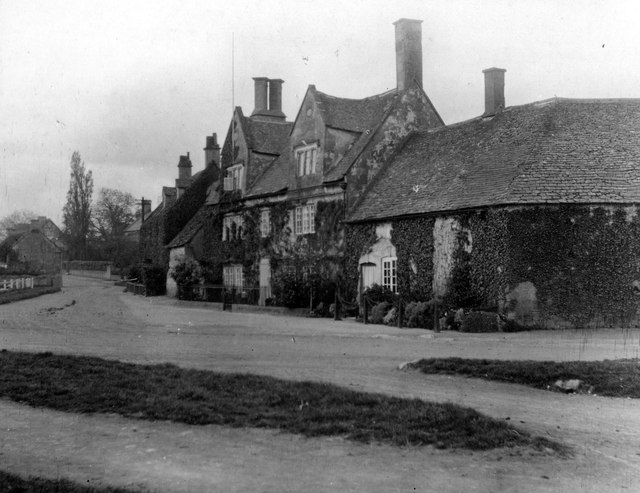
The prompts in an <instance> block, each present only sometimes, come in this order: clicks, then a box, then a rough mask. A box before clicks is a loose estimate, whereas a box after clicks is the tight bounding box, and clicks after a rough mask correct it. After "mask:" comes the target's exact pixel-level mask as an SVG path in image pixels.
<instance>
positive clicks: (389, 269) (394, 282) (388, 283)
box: [382, 257, 398, 293]
mask: <svg viewBox="0 0 640 493" xmlns="http://www.w3.org/2000/svg"><path fill="white" fill-rule="evenodd" d="M396 260H397V258H396V257H387V258H383V259H382V286H383V287H385V288H389V289H390V290H391V291H393V292H394V293H397V292H398V279H397V277H396Z"/></svg>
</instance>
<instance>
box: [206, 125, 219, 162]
mask: <svg viewBox="0 0 640 493" xmlns="http://www.w3.org/2000/svg"><path fill="white" fill-rule="evenodd" d="M205 142H206V143H205V148H204V149H203V150H204V166H205V168H206V167H207V166H209V165H211V164H212V163H213V165H215V166H217V167H218V168H219V167H220V146H219V145H218V135H217V134H216V133H213V134H211V135H208V136H207V139H206V141H205Z"/></svg>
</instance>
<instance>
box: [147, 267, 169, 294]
mask: <svg viewBox="0 0 640 493" xmlns="http://www.w3.org/2000/svg"><path fill="white" fill-rule="evenodd" d="M142 283H143V284H144V287H145V291H146V294H147V296H158V295H161V294H164V293H165V291H166V289H167V275H166V271H165V269H164V267H163V266H161V265H153V264H144V265H143V266H142Z"/></svg>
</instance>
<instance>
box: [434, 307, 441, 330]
mask: <svg viewBox="0 0 640 493" xmlns="http://www.w3.org/2000/svg"><path fill="white" fill-rule="evenodd" d="M439 311H440V310H439V307H438V300H437V299H434V303H433V329H434V330H435V331H436V332H440V314H439Z"/></svg>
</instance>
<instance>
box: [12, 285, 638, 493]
mask: <svg viewBox="0 0 640 493" xmlns="http://www.w3.org/2000/svg"><path fill="white" fill-rule="evenodd" d="M0 319H1V323H0V348H6V349H12V350H24V351H43V350H49V351H53V352H58V353H72V354H91V355H97V356H102V357H106V358H112V359H120V360H125V361H133V362H141V363H152V362H173V363H176V364H179V365H181V366H185V367H197V368H204V369H213V370H219V371H234V372H251V373H261V374H269V375H273V376H277V377H282V378H289V379H303V380H325V381H330V382H333V383H338V384H340V385H343V386H346V387H349V388H355V389H359V390H367V391H374V392H384V393H388V394H393V395H399V396H410V397H420V398H423V399H428V400H435V401H451V402H455V403H458V404H462V405H467V406H470V407H473V408H475V409H478V410H479V411H481V412H484V413H486V414H489V415H491V416H494V417H497V418H501V419H507V418H508V419H510V420H511V422H512V423H514V424H515V425H516V426H519V427H522V428H524V429H527V430H528V431H531V432H533V433H536V434H542V435H545V436H548V437H550V438H553V439H557V440H560V441H563V442H565V443H568V444H570V445H572V446H573V447H574V448H575V450H576V455H575V457H574V458H572V459H568V460H561V461H559V460H557V459H553V460H552V459H551V458H550V457H549V456H546V455H531V453H529V452H524V451H504V450H503V451H493V452H488V453H468V452H455V453H452V452H441V451H433V450H431V449H424V448H422V449H396V448H393V447H386V446H379V445H372V446H363V445H357V444H351V443H348V442H344V441H343V440H341V439H322V440H316V439H313V440H308V439H303V438H300V437H296V436H291V435H286V434H278V433H274V432H269V431H264V430H229V429H225V428H221V427H188V426H183V425H176V424H172V423H164V422H158V423H146V422H141V421H133V420H126V419H123V418H119V417H116V416H76V415H70V414H64V413H55V412H52V411H48V410H47V411H44V410H34V409H30V408H26V407H23V406H19V405H16V404H13V403H9V402H6V401H0V443H1V444H2V445H0V447H1V448H0V464H2V465H3V466H2V467H3V468H5V469H7V470H12V471H15V472H18V473H20V474H42V475H45V476H49V477H56V476H64V477H69V478H72V479H76V480H79V481H84V482H86V481H89V482H92V483H102V484H113V485H145V486H147V487H150V488H152V489H154V490H157V491H302V490H304V491H640V404H639V402H638V401H637V400H628V399H612V398H602V397H594V396H581V395H575V396H566V395H561V394H556V393H550V392H544V391H539V390H532V389H528V388H525V387H521V386H511V385H506V384H501V383H494V382H485V381H482V380H476V379H466V378H457V377H448V376H426V375H421V374H419V373H415V372H402V371H398V370H397V367H398V365H399V364H400V363H402V362H404V361H408V360H413V359H418V358H422V357H433V356H436V357H437V356H461V357H476V358H509V359H511V358H512V359H518V358H520V359H539V360H545V359H556V360H575V359H605V358H609V359H612V358H624V357H626V358H630V357H638V352H639V349H640V331H638V330H606V331H548V332H537V333H520V334H460V333H454V332H442V333H440V334H434V333H432V332H430V331H424V330H415V329H395V328H391V327H384V326H375V325H368V326H365V325H363V324H360V323H355V322H353V321H341V322H334V321H332V320H323V319H309V318H292V317H285V316H273V315H265V314H247V313H228V312H221V311H217V310H213V309H210V308H202V307H200V306H196V307H194V306H193V305H192V304H188V303H179V302H176V301H175V300H170V299H167V298H141V297H137V296H133V295H130V294H126V293H122V288H117V287H114V286H113V285H111V284H108V283H103V282H100V281H94V280H89V279H80V278H72V277H67V278H65V288H64V289H63V291H62V292H61V293H56V294H52V295H47V296H43V297H40V298H35V299H32V300H25V301H22V302H18V303H13V304H10V305H3V306H0ZM134 428H135V431H134ZM143 430H144V431H143ZM510 454H511V455H510ZM522 454H525V455H522ZM413 488H416V490H414V489H413Z"/></svg>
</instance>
